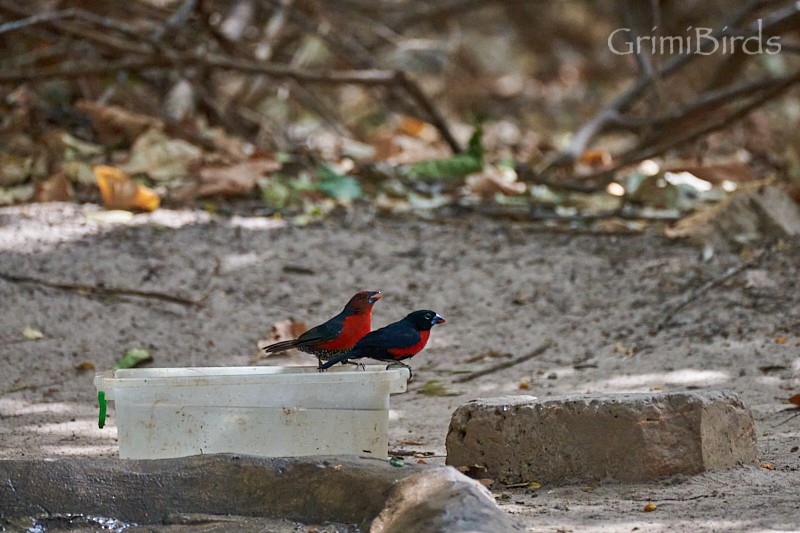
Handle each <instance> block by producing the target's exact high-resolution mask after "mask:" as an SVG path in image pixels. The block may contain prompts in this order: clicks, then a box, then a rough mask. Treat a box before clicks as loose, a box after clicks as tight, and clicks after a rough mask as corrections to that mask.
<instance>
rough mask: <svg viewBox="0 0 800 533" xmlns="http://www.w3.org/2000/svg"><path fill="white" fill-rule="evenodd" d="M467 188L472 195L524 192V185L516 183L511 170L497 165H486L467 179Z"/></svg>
mask: <svg viewBox="0 0 800 533" xmlns="http://www.w3.org/2000/svg"><path fill="white" fill-rule="evenodd" d="M466 183H467V187H468V188H469V190H470V191H471V192H473V193H474V194H478V195H480V196H492V195H494V194H497V193H500V194H505V195H509V196H512V195H517V194H522V193H524V192H525V188H526V187H525V184H524V183H522V182H521V181H517V173H516V171H515V170H514V169H513V168H509V167H503V166H498V165H486V166H485V167H484V168H483V170H482V171H481V172H480V173H478V174H473V175H472V176H469V177H467V182H466Z"/></svg>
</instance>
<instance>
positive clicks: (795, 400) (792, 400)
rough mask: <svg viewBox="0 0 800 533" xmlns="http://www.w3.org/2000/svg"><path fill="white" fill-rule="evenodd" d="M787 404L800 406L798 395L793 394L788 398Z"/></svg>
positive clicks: (799, 396)
mask: <svg viewBox="0 0 800 533" xmlns="http://www.w3.org/2000/svg"><path fill="white" fill-rule="evenodd" d="M789 403H790V404H792V405H797V406H800V394H795V395H794V396H792V397H791V398H789Z"/></svg>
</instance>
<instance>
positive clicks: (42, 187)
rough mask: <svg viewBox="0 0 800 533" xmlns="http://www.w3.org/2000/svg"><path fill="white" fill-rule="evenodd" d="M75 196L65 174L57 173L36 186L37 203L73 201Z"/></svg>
mask: <svg viewBox="0 0 800 533" xmlns="http://www.w3.org/2000/svg"><path fill="white" fill-rule="evenodd" d="M73 195H74V191H73V189H72V184H71V183H70V182H69V180H68V179H67V177H66V176H65V175H64V173H63V172H57V173H55V174H53V175H52V176H50V177H49V178H47V179H46V180H45V181H43V182H41V183H37V184H36V201H37V202H66V201H67V200H70V199H72V196H73Z"/></svg>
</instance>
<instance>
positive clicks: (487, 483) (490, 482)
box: [475, 477, 494, 489]
mask: <svg viewBox="0 0 800 533" xmlns="http://www.w3.org/2000/svg"><path fill="white" fill-rule="evenodd" d="M475 481H477V482H478V483H480V484H481V485H483V486H484V487H486V488H487V489H488V488H491V486H492V485H494V480H493V479H492V478H489V477H484V478H480V479H476V480H475Z"/></svg>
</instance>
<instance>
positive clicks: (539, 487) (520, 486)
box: [506, 481, 542, 490]
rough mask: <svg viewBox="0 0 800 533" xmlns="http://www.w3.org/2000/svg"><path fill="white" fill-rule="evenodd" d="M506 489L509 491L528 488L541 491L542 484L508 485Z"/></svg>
mask: <svg viewBox="0 0 800 533" xmlns="http://www.w3.org/2000/svg"><path fill="white" fill-rule="evenodd" d="M506 488H507V489H521V488H526V489H532V490H536V489H541V488H542V484H541V483H537V482H536V481H523V482H522V483H512V484H510V485H506Z"/></svg>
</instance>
